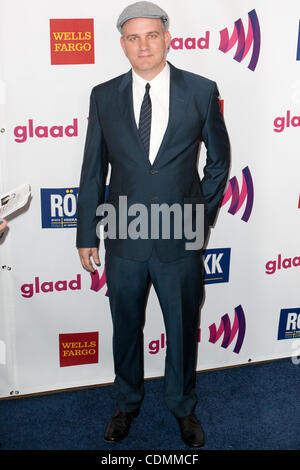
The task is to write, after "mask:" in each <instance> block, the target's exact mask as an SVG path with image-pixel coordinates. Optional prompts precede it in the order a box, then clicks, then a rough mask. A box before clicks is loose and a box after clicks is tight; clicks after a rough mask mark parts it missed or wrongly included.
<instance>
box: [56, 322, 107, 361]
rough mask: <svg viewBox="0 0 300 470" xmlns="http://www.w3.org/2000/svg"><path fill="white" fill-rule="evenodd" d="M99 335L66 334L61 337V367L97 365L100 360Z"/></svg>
mask: <svg viewBox="0 0 300 470" xmlns="http://www.w3.org/2000/svg"><path fill="white" fill-rule="evenodd" d="M98 340H99V333H98V331H95V332H90V333H64V334H60V335H59V359H60V367H66V366H78V365H80V364H95V363H97V362H98V359H99V353H98V351H99V341H98Z"/></svg>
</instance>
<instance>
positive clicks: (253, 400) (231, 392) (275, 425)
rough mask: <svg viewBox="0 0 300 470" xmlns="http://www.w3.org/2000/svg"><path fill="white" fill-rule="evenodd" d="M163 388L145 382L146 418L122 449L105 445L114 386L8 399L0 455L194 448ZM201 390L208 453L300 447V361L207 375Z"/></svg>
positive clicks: (1, 416)
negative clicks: (184, 436) (5, 452)
mask: <svg viewBox="0 0 300 470" xmlns="http://www.w3.org/2000/svg"><path fill="white" fill-rule="evenodd" d="M162 390H163V379H153V380H147V381H146V382H145V399H144V403H143V406H142V408H141V411H140V415H139V416H138V417H137V418H136V419H135V420H134V421H133V424H132V426H131V429H130V433H129V436H128V437H127V438H126V439H125V440H124V441H122V442H120V443H117V444H115V445H112V444H109V443H106V442H105V441H104V440H103V434H104V430H105V426H106V424H107V421H108V420H109V419H110V417H111V415H112V413H113V411H114V393H113V388H112V386H104V387H95V388H89V389H83V390H72V391H65V392H60V393H51V394H47V395H40V396H31V397H20V398H17V399H7V400H0V441H1V446H0V450H74V449H76V450H108V451H109V450H158V449H163V450H185V451H186V450H189V448H188V447H187V446H186V445H185V444H184V443H183V442H182V441H181V439H180V434H179V428H178V424H177V421H176V420H175V418H174V417H173V415H172V414H171V413H170V412H169V410H168V409H167V408H166V406H165V404H164V401H163V395H162ZM197 391H198V396H199V404H198V406H197V409H196V414H197V416H198V418H199V419H200V421H201V423H202V425H203V428H204V430H205V434H206V445H205V447H204V448H203V451H205V450H215V449H218V450H226V449H227V450H258V449H260V450H275V449H277V450H280V449H282V450H293V449H294V450H295V449H299V448H300V406H299V405H300V364H299V365H296V364H293V362H292V360H291V359H282V360H278V361H272V362H268V363H260V364H252V365H248V366H244V367H234V368H231V369H225V370H217V371H210V372H202V373H199V374H197Z"/></svg>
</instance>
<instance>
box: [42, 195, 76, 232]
mask: <svg viewBox="0 0 300 470" xmlns="http://www.w3.org/2000/svg"><path fill="white" fill-rule="evenodd" d="M77 198H78V188H41V211H42V228H70V227H71V228H72V227H76V225H77Z"/></svg>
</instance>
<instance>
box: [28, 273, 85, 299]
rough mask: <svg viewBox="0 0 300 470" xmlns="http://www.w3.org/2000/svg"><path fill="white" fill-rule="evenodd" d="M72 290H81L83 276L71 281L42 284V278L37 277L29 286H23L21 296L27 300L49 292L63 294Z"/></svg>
mask: <svg viewBox="0 0 300 470" xmlns="http://www.w3.org/2000/svg"><path fill="white" fill-rule="evenodd" d="M68 289H70V290H81V275H80V274H77V275H76V279H72V280H71V281H69V282H68V281H66V280H63V281H56V282H53V281H44V282H42V283H40V278H39V277H38V276H37V277H35V278H34V282H32V283H29V284H23V285H22V286H21V295H22V297H25V298H26V299H29V298H31V297H33V296H34V295H35V294H40V293H43V294H47V293H49V292H54V291H56V292H63V291H67V290H68Z"/></svg>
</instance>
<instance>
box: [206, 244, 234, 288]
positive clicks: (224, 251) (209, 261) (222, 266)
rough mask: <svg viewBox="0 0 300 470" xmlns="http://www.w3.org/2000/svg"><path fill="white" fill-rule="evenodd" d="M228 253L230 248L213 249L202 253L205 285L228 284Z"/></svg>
mask: <svg viewBox="0 0 300 470" xmlns="http://www.w3.org/2000/svg"><path fill="white" fill-rule="evenodd" d="M230 253H231V249H230V248H215V249H207V250H205V251H204V268H205V275H204V282H205V284H213V283H218V282H228V280H229V266H230Z"/></svg>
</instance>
